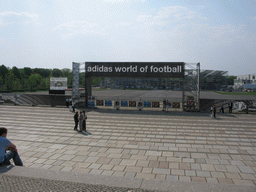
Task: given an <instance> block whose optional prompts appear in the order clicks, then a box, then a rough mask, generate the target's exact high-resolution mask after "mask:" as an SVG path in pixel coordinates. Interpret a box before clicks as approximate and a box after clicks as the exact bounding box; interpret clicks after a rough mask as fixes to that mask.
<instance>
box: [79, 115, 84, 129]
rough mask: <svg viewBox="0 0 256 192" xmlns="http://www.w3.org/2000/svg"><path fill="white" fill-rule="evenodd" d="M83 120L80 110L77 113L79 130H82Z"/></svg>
mask: <svg viewBox="0 0 256 192" xmlns="http://www.w3.org/2000/svg"><path fill="white" fill-rule="evenodd" d="M83 120H84V114H83V112H82V111H80V115H79V132H82V131H83Z"/></svg>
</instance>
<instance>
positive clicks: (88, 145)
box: [0, 105, 256, 191]
mask: <svg viewBox="0 0 256 192" xmlns="http://www.w3.org/2000/svg"><path fill="white" fill-rule="evenodd" d="M86 114H87V116H88V119H87V130H88V132H86V133H84V132H83V133H79V132H76V131H74V130H73V128H74V120H73V115H74V113H72V112H70V111H69V110H68V108H65V107H31V106H14V105H1V106H0V126H1V127H6V128H8V138H9V139H10V140H11V141H12V142H13V143H14V144H15V145H16V146H17V147H18V150H19V153H20V156H21V158H22V160H23V163H24V165H25V167H21V168H17V167H11V168H8V167H7V168H6V167H4V168H3V167H2V168H0V170H1V169H2V171H0V176H1V180H2V181H5V182H6V183H7V184H8V183H10V182H11V181H12V182H14V181H17V182H18V183H22V182H23V181H24V182H25V183H29V181H31V179H34V183H37V181H38V182H39V180H38V179H41V180H40V182H41V183H44V182H46V183H47V179H48V180H50V181H52V182H53V183H54V182H55V181H56V182H57V183H55V184H56V185H55V184H52V186H53V188H54V187H56V186H59V187H60V186H65V185H66V184H67V183H65V182H71V183H74V182H78V183H79V185H78V184H77V187H80V186H81V185H83V186H84V187H85V188H86V184H88V185H89V184H91V185H90V186H91V187H95V185H96V187H100V186H106V187H110V189H104V190H103V188H104V187H103V188H100V189H98V188H97V189H95V190H91V191H129V189H133V190H136V191H143V190H148V191H151V190H152V191H156V190H158V191H207V190H206V189H209V191H224V190H226V189H230V191H255V190H256V114H255V113H251V114H222V115H220V114H217V119H212V118H210V117H209V114H206V113H188V112H178V111H176V112H175V111H170V112H168V113H167V112H162V111H138V110H135V109H134V110H131V109H130V108H129V109H128V108H127V110H114V109H87V110H86ZM15 169H16V170H17V171H15ZM39 173H40V174H41V176H40V174H39ZM63 177H64V178H63ZM29 178H30V180H29ZM61 178H63V179H61ZM67 178H68V179H67ZM101 179H102V180H104V181H105V182H101V181H102V180H101ZM100 180H101V181H100ZM64 181H65V182H64ZM40 182H39V183H40ZM61 182H64V183H61ZM2 183H3V182H2ZM32 183H33V182H32ZM94 184H95V185H94ZM10 185H11V184H10ZM30 185H31V184H30ZM23 186H24V185H23ZM49 186H51V185H49ZM1 187H3V186H0V189H1ZM111 187H121V188H111ZM122 187H123V188H122ZM2 189H4V188H2ZM80 189H82V188H80ZM199 189H201V190H199ZM5 190H6V191H8V189H6V188H5ZM53 191H55V190H54V189H53ZM56 191H57V190H56ZM60 191H61V190H60ZM89 191H90V190H89Z"/></svg>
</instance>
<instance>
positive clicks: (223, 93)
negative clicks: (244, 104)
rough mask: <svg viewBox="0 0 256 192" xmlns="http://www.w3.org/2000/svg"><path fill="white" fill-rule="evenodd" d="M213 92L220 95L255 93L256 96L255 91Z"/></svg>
mask: <svg viewBox="0 0 256 192" xmlns="http://www.w3.org/2000/svg"><path fill="white" fill-rule="evenodd" d="M214 92H215V93H219V94H222V95H255V96H256V92H221V91H214Z"/></svg>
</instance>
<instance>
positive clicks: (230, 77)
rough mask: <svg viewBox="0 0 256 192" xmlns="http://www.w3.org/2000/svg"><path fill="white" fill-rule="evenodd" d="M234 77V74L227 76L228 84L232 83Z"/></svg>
mask: <svg viewBox="0 0 256 192" xmlns="http://www.w3.org/2000/svg"><path fill="white" fill-rule="evenodd" d="M235 79H236V76H232V75H231V76H228V77H227V80H228V85H234V80H235Z"/></svg>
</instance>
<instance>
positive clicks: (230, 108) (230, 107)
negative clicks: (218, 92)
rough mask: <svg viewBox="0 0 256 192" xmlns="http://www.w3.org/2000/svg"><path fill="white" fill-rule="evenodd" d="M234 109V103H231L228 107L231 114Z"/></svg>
mask: <svg viewBox="0 0 256 192" xmlns="http://www.w3.org/2000/svg"><path fill="white" fill-rule="evenodd" d="M232 108H233V103H232V101H230V102H229V105H228V109H229V113H232Z"/></svg>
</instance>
